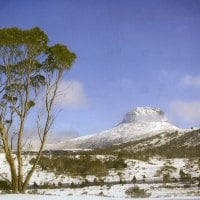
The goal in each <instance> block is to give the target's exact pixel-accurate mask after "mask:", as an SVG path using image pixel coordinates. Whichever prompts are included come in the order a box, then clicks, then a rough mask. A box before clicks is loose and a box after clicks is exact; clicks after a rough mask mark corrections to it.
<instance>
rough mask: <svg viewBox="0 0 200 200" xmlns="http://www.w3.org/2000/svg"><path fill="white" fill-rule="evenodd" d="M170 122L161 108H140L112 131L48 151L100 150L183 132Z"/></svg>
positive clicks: (79, 139) (53, 146) (131, 112)
mask: <svg viewBox="0 0 200 200" xmlns="http://www.w3.org/2000/svg"><path fill="white" fill-rule="evenodd" d="M181 130H182V129H179V128H177V127H176V126H174V125H172V124H171V123H169V122H168V120H167V117H166V116H165V114H164V112H163V111H162V110H161V109H159V108H151V107H138V108H136V109H135V110H132V111H130V112H128V113H127V114H126V115H125V117H124V118H123V120H122V122H121V123H119V124H118V125H117V126H115V127H114V128H112V129H109V130H106V131H103V132H101V133H98V134H94V135H89V136H83V137H78V138H75V139H71V140H67V141H64V142H60V143H58V144H56V145H47V149H59V150H61V149H62V150H64V149H77V148H80V149H85V148H91V149H92V148H100V147H105V146H109V145H113V144H119V143H125V142H129V141H132V140H135V139H140V138H144V137H147V136H152V135H156V134H159V133H162V132H173V131H181Z"/></svg>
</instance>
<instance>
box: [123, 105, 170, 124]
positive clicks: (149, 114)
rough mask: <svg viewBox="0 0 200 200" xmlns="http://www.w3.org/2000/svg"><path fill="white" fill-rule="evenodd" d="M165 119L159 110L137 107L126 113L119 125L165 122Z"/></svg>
mask: <svg viewBox="0 0 200 200" xmlns="http://www.w3.org/2000/svg"><path fill="white" fill-rule="evenodd" d="M167 121H168V120H167V117H166V116H165V114H164V112H163V111H162V110H161V109H160V108H152V107H137V108H136V109H134V110H132V111H130V112H128V113H126V115H125V116H124V118H123V120H122V122H121V123H136V122H167Z"/></svg>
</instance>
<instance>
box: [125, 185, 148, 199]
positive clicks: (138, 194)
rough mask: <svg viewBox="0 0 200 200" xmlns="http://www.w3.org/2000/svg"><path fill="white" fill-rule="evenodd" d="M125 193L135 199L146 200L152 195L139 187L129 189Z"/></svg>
mask: <svg viewBox="0 0 200 200" xmlns="http://www.w3.org/2000/svg"><path fill="white" fill-rule="evenodd" d="M125 193H126V194H127V195H128V196H130V197H133V198H146V197H150V196H151V193H147V191H145V190H144V189H140V188H139V186H137V185H135V186H133V187H130V188H128V189H127V190H126V192H125Z"/></svg>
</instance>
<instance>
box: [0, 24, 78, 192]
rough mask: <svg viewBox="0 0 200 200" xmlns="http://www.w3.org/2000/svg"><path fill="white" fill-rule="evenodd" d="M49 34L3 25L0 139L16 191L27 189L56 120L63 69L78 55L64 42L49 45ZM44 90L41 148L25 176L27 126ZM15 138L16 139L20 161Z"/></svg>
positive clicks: (0, 34)
mask: <svg viewBox="0 0 200 200" xmlns="http://www.w3.org/2000/svg"><path fill="white" fill-rule="evenodd" d="M48 41H49V39H48V36H47V35H46V34H45V33H44V31H42V30H41V29H40V28H38V27H35V28H32V29H28V30H22V29H19V28H16V27H12V28H3V29H0V140H1V141H2V144H3V145H2V147H3V150H4V152H5V155H6V159H7V162H8V164H9V166H10V172H11V180H10V185H11V186H12V189H13V191H14V192H25V190H26V188H27V185H28V182H29V180H30V178H31V176H32V174H33V172H34V170H35V166H36V164H37V163H38V161H39V159H40V157H41V153H42V150H43V148H44V144H45V141H46V137H47V133H48V132H49V130H50V128H51V126H52V124H53V121H54V115H53V106H54V103H55V97H56V94H57V91H58V86H59V82H60V81H61V79H62V76H63V73H64V72H65V71H67V70H69V69H70V68H71V66H72V64H73V62H74V60H75V58H76V55H75V54H74V53H73V52H71V51H70V50H69V49H68V47H67V46H65V45H63V44H55V45H53V46H49V45H48ZM40 94H44V99H43V103H44V108H43V112H42V120H41V116H39V115H38V117H37V119H38V120H37V127H38V128H37V134H38V136H39V139H40V142H41V144H40V148H39V151H38V154H37V157H36V160H35V163H33V166H32V168H31V170H30V171H29V172H28V174H27V175H26V176H25V174H24V170H23V160H22V152H23V150H24V143H25V141H24V126H25V123H26V120H27V117H28V116H29V114H30V112H31V111H32V110H33V108H34V107H35V106H36V105H38V102H39V98H40ZM13 140H15V141H16V148H15V150H16V157H17V163H16V162H15V161H14V157H15V156H14V154H13V149H12V148H13Z"/></svg>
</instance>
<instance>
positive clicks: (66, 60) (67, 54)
mask: <svg viewBox="0 0 200 200" xmlns="http://www.w3.org/2000/svg"><path fill="white" fill-rule="evenodd" d="M47 53H48V58H47V60H46V62H45V64H46V69H47V70H48V71H54V70H55V69H58V70H65V69H70V67H71V65H72V64H73V62H74V60H75V59H76V55H75V54H74V53H73V52H71V51H70V50H69V49H68V48H67V46H65V45H62V44H56V45H54V46H51V47H49V48H48V50H47Z"/></svg>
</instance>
